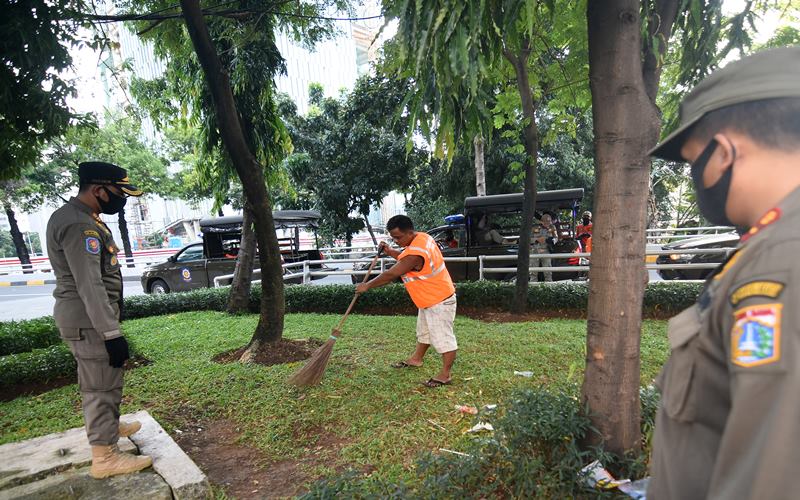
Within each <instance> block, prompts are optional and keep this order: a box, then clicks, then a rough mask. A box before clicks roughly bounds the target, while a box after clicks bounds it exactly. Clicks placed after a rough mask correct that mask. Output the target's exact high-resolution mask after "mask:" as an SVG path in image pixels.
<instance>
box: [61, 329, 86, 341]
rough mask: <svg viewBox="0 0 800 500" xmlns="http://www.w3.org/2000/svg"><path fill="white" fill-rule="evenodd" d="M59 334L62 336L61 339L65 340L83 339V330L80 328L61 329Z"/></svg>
mask: <svg viewBox="0 0 800 500" xmlns="http://www.w3.org/2000/svg"><path fill="white" fill-rule="evenodd" d="M58 332H59V333H60V334H61V338H62V339H64V340H80V339H81V329H80V328H59V329H58Z"/></svg>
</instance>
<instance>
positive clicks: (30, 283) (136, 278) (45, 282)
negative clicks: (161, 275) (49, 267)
mask: <svg viewBox="0 0 800 500" xmlns="http://www.w3.org/2000/svg"><path fill="white" fill-rule="evenodd" d="M140 279H142V278H141V276H123V277H122V281H123V282H125V281H139V280H140ZM55 284H56V280H24V281H0V287H10V286H42V285H55Z"/></svg>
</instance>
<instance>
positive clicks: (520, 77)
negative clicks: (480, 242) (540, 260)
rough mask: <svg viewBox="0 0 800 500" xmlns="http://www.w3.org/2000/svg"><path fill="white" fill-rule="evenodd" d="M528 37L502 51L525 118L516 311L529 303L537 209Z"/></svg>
mask: <svg viewBox="0 0 800 500" xmlns="http://www.w3.org/2000/svg"><path fill="white" fill-rule="evenodd" d="M530 52H531V51H530V40H528V39H525V40H523V42H522V47H521V48H520V52H519V54H518V55H517V54H514V53H512V52H510V51H509V50H508V49H506V50H505V51H504V55H505V57H506V59H508V60H509V61H510V62H511V64H512V65H513V66H514V71H515V73H516V75H517V88H518V89H519V95H520V98H521V99H522V115H523V117H525V118H526V119H527V120H528V124H527V125H526V126H525V130H524V135H525V152H526V153H527V156H528V161H527V162H525V181H524V189H523V193H524V194H523V198H522V204H523V205H522V227H521V228H520V233H519V250H518V251H517V283H516V287H515V289H514V301H513V302H512V304H511V310H512V311H513V312H515V313H521V312H523V311H525V309H526V308H527V306H528V280H529V274H530V271H529V268H530V263H531V231H533V215H534V212H535V210H536V163H537V161H538V153H539V130H538V128H537V126H536V102H535V101H534V100H533V92H532V91H531V85H530V79H529V78H528V56H529V55H530Z"/></svg>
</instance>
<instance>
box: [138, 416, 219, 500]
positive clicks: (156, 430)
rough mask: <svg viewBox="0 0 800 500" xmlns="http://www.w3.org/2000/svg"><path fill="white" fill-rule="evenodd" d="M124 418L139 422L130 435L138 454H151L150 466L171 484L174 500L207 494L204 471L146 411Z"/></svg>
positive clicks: (206, 481)
mask: <svg viewBox="0 0 800 500" xmlns="http://www.w3.org/2000/svg"><path fill="white" fill-rule="evenodd" d="M126 419H130V420H138V421H139V422H141V423H142V428H141V429H140V430H139V432H137V433H136V434H134V435H133V436H131V439H132V440H133V442H134V443H135V444H136V446H138V447H139V452H140V453H141V454H142V455H149V456H150V457H152V458H153V469H155V471H156V472H157V473H158V474H159V475H160V476H161V477H163V478H164V480H165V481H166V482H167V484H169V486H170V488H172V494H173V495H174V497H175V500H194V499H198V498H202V499H206V498H211V486H210V484H209V482H208V478H207V477H206V475H205V474H203V471H201V470H200V468H199V467H198V466H197V465H196V464H195V463H194V462H193V461H192V459H191V458H189V456H188V455H187V454H186V453H184V451H183V450H182V449H181V448H180V446H178V443H176V442H175V441H174V440H173V439H172V438H171V437H170V436H169V434H167V432H166V431H165V430H164V429H163V428H162V427H161V426H160V425H159V424H158V422H156V421H155V419H154V418H153V417H152V416H150V414H149V413H148V412H146V411H140V412H138V413H134V414H131V415H127V416H126Z"/></svg>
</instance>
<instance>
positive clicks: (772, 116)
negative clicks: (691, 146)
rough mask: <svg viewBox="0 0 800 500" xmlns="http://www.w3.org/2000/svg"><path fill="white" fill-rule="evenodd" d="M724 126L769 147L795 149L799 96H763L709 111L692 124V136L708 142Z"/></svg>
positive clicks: (799, 132) (799, 141)
mask: <svg viewBox="0 0 800 500" xmlns="http://www.w3.org/2000/svg"><path fill="white" fill-rule="evenodd" d="M726 128H727V129H731V130H735V131H737V132H740V133H742V134H745V135H747V136H748V137H750V138H751V139H753V140H754V141H755V142H757V143H758V144H760V145H762V146H764V147H767V148H770V149H777V150H781V151H787V152H793V151H798V150H800V98H797V97H781V98H776V99H762V100H759V101H750V102H743V103H741V104H733V105H731V106H726V107H724V108H720V109H717V110H714V111H711V112H709V113H708V114H707V115H705V116H703V117H702V118H701V119H700V120H699V121H698V122H697V124H695V125H694V127H692V130H691V137H693V138H695V139H697V140H699V141H702V142H707V141H710V140H711V138H712V137H714V134H716V133H718V132H719V131H720V130H723V129H726Z"/></svg>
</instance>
